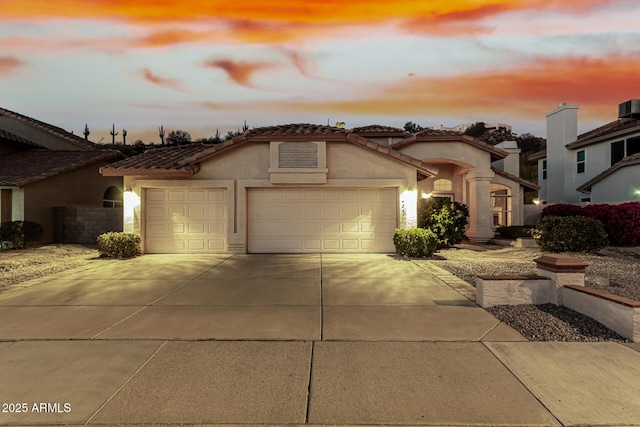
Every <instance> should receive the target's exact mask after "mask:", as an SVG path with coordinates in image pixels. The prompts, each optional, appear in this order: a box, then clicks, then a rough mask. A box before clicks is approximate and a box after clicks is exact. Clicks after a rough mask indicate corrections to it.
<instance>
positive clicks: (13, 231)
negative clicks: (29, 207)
mask: <svg viewBox="0 0 640 427" xmlns="http://www.w3.org/2000/svg"><path fill="white" fill-rule="evenodd" d="M41 239H42V226H41V225H40V224H38V223H37V222H32V221H7V222H3V223H2V224H0V249H24V248H26V247H27V246H29V244H30V243H34V242H39V241H40V240H41Z"/></svg>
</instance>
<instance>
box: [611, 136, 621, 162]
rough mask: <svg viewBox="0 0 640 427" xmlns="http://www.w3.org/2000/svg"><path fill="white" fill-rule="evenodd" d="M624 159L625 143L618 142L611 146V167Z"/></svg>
mask: <svg viewBox="0 0 640 427" xmlns="http://www.w3.org/2000/svg"><path fill="white" fill-rule="evenodd" d="M622 159H624V141H616V142H613V143H612V144H611V166H613V165H615V164H616V163H618V162H619V161H620V160H622Z"/></svg>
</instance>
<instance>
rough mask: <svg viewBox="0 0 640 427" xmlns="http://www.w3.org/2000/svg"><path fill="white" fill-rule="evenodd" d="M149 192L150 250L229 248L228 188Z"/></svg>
mask: <svg viewBox="0 0 640 427" xmlns="http://www.w3.org/2000/svg"><path fill="white" fill-rule="evenodd" d="M145 194H146V195H145V201H146V205H145V233H146V234H145V237H146V239H145V246H146V247H145V249H146V251H147V252H148V253H189V252H193V253H202V252H225V251H226V237H227V236H226V224H227V218H226V190H224V189H177V188H170V189H148V190H146V192H145Z"/></svg>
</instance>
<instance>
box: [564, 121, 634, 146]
mask: <svg viewBox="0 0 640 427" xmlns="http://www.w3.org/2000/svg"><path fill="white" fill-rule="evenodd" d="M633 131H640V119H637V118H623V119H618V120H615V121H613V122H611V123H607V124H606V125H604V126H600V127H599V128H596V129H594V130H592V131H589V132H586V133H583V134H582V135H579V136H578V139H576V140H575V141H573V142H571V143H569V144H567V148H578V147H583V146H585V145H589V144H592V143H595V142H598V141H601V140H603V139H608V138H610V137H614V136H616V135H624V134H625V133H630V132H633Z"/></svg>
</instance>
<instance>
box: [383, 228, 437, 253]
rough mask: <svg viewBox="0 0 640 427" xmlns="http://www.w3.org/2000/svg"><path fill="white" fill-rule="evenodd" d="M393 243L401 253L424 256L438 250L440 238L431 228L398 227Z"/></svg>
mask: <svg viewBox="0 0 640 427" xmlns="http://www.w3.org/2000/svg"><path fill="white" fill-rule="evenodd" d="M393 244H394V245H395V246H396V252H397V253H398V254H399V255H402V256H408V257H412V258H424V257H429V256H431V255H433V253H434V252H435V251H436V249H437V247H438V238H437V236H436V235H435V234H434V233H433V232H432V231H431V230H425V229H423V228H410V229H407V230H402V229H398V230H396V233H395V234H394V235H393Z"/></svg>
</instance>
